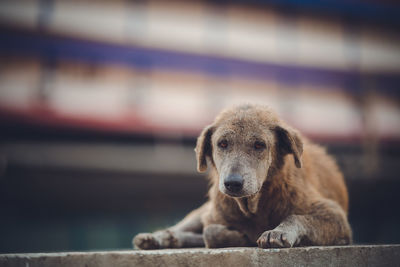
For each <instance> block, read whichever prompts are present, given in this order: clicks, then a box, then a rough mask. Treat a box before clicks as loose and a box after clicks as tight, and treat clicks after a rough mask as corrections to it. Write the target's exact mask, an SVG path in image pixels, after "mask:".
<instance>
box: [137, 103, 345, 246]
mask: <svg viewBox="0 0 400 267" xmlns="http://www.w3.org/2000/svg"><path fill="white" fill-rule="evenodd" d="M195 150H196V156H197V163H198V166H197V168H198V171H200V172H204V171H206V169H207V167H209V168H210V173H209V179H210V184H211V186H210V190H209V201H207V202H206V203H205V204H204V205H203V206H202V207H200V208H199V209H197V210H194V211H192V212H191V213H190V214H188V215H187V216H186V217H185V218H184V219H183V220H182V221H181V222H180V223H178V224H177V225H175V226H173V227H171V228H169V229H166V230H161V231H157V232H155V233H144V234H139V235H137V236H136V237H135V238H134V240H133V243H134V245H135V247H137V248H141V249H156V248H179V247H197V246H206V247H210V248H214V247H228V246H257V245H258V246H259V247H262V248H268V247H292V246H300V245H344V244H349V243H351V229H350V226H349V224H348V221H347V211H348V194H347V189H346V186H345V183H344V180H343V175H342V173H341V172H340V171H339V169H338V167H337V165H336V163H335V161H334V160H333V158H332V157H330V156H328V155H327V154H326V152H325V150H324V149H323V148H321V147H320V146H318V145H315V144H313V143H311V142H310V141H309V140H307V139H306V138H304V137H303V136H301V134H300V133H298V132H297V131H296V130H294V129H293V128H291V127H290V126H288V125H286V124H285V123H284V122H282V121H281V120H280V119H279V118H278V116H277V115H276V114H275V113H274V112H273V111H272V110H270V109H269V108H267V107H264V106H257V105H242V106H238V107H233V108H230V109H227V110H225V111H223V112H222V113H221V114H220V115H219V116H218V117H217V118H216V119H215V121H214V123H213V124H212V125H210V126H207V127H206V128H205V129H204V130H203V131H202V133H201V134H200V136H199V138H198V140H197V146H196V149H195Z"/></svg>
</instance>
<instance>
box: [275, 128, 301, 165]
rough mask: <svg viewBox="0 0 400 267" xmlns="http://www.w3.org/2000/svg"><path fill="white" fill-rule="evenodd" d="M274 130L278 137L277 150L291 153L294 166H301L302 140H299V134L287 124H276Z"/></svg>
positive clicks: (283, 153) (284, 153)
mask: <svg viewBox="0 0 400 267" xmlns="http://www.w3.org/2000/svg"><path fill="white" fill-rule="evenodd" d="M275 131H276V136H277V139H278V151H281V153H282V155H286V154H289V153H292V154H293V157H294V163H295V164H296V167H297V168H301V154H302V153H303V142H302V141H301V138H300V135H299V134H298V133H297V132H296V131H295V130H293V129H291V128H289V127H287V126H285V127H282V126H277V127H276V128H275Z"/></svg>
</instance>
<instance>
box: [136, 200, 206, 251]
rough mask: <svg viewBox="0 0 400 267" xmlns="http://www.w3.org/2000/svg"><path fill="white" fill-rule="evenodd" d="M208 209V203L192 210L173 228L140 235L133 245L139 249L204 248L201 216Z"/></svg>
mask: <svg viewBox="0 0 400 267" xmlns="http://www.w3.org/2000/svg"><path fill="white" fill-rule="evenodd" d="M208 209H209V202H207V203H205V204H204V205H203V206H201V207H200V208H198V209H196V210H193V211H192V212H190V213H189V214H188V215H186V217H185V218H184V219H183V220H182V221H180V222H179V223H178V224H176V225H175V226H172V227H170V228H168V229H165V230H161V231H157V232H154V233H141V234H138V235H137V236H135V237H134V239H133V244H134V246H135V247H136V248H139V249H160V248H184V247H204V240H203V235H202V230H203V224H202V222H201V216H202V214H203V213H204V212H207V211H208Z"/></svg>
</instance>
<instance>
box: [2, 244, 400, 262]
mask: <svg viewBox="0 0 400 267" xmlns="http://www.w3.org/2000/svg"><path fill="white" fill-rule="evenodd" d="M0 266H23V267H28V266H29V267H32V266H43V267H46V266H85V267H86V266H206V267H214V266H224V267H234V266H354V267H355V266H400V245H373V246H344V247H304V248H292V249H259V248H224V249H203V248H198V249H166V250H149V251H139V250H131V251H107V252H63V253H32V254H3V255H0Z"/></svg>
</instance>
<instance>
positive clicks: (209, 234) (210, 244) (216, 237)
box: [203, 224, 251, 248]
mask: <svg viewBox="0 0 400 267" xmlns="http://www.w3.org/2000/svg"><path fill="white" fill-rule="evenodd" d="M203 236H204V242H205V245H206V247H207V248H223V247H246V246H250V245H251V244H250V241H249V239H248V238H247V236H246V235H244V234H243V233H241V232H239V231H236V230H229V229H228V228H227V227H226V226H224V225H221V224H210V225H208V226H207V227H205V228H204V231H203Z"/></svg>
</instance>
